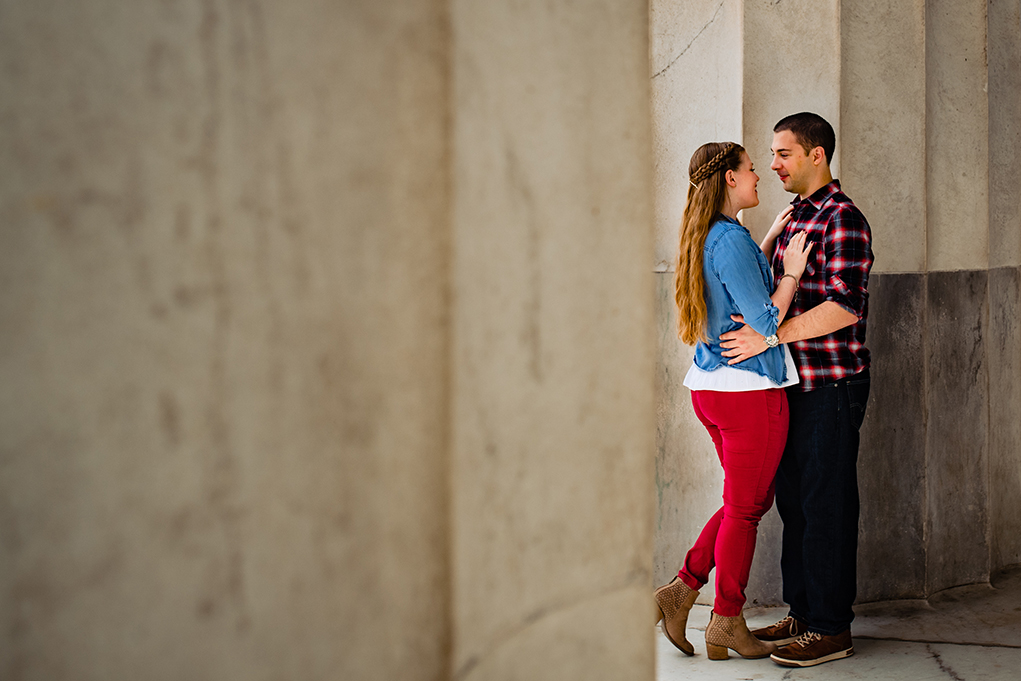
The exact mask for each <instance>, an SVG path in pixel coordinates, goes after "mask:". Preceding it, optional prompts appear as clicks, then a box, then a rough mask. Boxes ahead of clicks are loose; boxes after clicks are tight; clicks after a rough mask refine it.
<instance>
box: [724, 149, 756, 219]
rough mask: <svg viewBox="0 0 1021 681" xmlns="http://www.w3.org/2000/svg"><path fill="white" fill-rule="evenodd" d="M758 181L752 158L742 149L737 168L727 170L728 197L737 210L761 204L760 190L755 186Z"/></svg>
mask: <svg viewBox="0 0 1021 681" xmlns="http://www.w3.org/2000/svg"><path fill="white" fill-rule="evenodd" d="M758 183H759V176H758V175H756V174H755V168H754V167H753V166H752V160H751V159H750V158H749V157H748V154H747V153H746V152H743V151H742V152H741V164H740V165H739V166H738V167H737V170H728V171H727V198H728V202H729V203H730V205H731V206H732V208H733V209H734V211H735V212H737V211H739V210H744V209H745V208H754V207H755V206H757V205H759V192H758V190H757V189H756V187H755V186H756V185H757V184H758Z"/></svg>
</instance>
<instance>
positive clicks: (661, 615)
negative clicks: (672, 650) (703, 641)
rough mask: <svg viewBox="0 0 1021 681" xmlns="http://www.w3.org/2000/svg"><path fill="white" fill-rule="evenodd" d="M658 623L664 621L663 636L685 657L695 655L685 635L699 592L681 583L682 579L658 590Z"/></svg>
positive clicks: (678, 578)
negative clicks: (690, 613) (689, 615)
mask: <svg viewBox="0 0 1021 681" xmlns="http://www.w3.org/2000/svg"><path fill="white" fill-rule="evenodd" d="M655 598H656V605H658V606H659V610H658V611H657V613H656V621H657V622H659V621H660V620H663V635H664V636H666V638H667V640H668V641H670V642H671V643H673V644H674V646H676V647H677V649H678V650H680V651H681V652H682V653H684V654H685V655H694V654H695V646H693V645H691V643H690V642H689V641H688V639H687V638H686V637H685V635H684V630H685V629H686V628H687V626H688V613H689V612H691V606H692V605H694V603H695V599H696V598H698V591H695V590H694V589H692V588H691V587H690V586H688V585H687V584H685V583H684V582H682V581H681V578H680V577H674V580H673V581H672V582H670V583H669V584H667V585H666V586H661V587H659V588H658V589H656V593H655Z"/></svg>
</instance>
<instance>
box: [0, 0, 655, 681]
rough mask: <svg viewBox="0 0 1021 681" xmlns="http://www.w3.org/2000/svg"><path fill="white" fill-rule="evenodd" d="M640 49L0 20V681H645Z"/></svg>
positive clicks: (85, 13) (382, 17)
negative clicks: (622, 680) (519, 680)
mask: <svg viewBox="0 0 1021 681" xmlns="http://www.w3.org/2000/svg"><path fill="white" fill-rule="evenodd" d="M647 22H648V8H647V6H646V5H645V4H644V3H641V2H637V3H635V2H631V1H630V0H604V1H602V2H600V3H598V6H595V7H593V8H591V9H590V10H588V11H578V8H572V7H569V6H567V5H566V4H564V3H545V2H538V1H536V0H526V1H524V2H517V3H511V4H509V5H508V6H507V7H503V8H499V7H497V6H496V4H495V3H494V4H490V3H475V2H468V1H467V0H452V1H450V2H445V1H442V0H403V1H401V2H387V3H382V2H375V1H374V0H353V1H349V2H340V3H331V2H318V1H314V0H294V1H292V2H287V3H273V2H265V1H263V0H180V1H177V2H174V1H171V0H166V1H156V0H147V1H145V2H134V3H123V2H113V1H111V0H91V1H90V2H66V3H54V2H19V1H17V0H4V1H2V2H0V235H2V237H3V240H2V244H3V248H2V249H0V629H2V634H0V677H2V678H4V679H8V680H10V681H19V680H27V679H39V680H47V681H58V680H62V679H75V680H87V679H89V680H91V679H94V680H96V681H110V680H118V679H124V680H132V681H134V680H137V679H146V680H147V681H148V680H152V681H158V680H160V679H166V680H168V681H169V680H178V679H210V680H216V681H229V680H231V679H239V680H240V679H244V680H246V681H252V680H258V679H266V680H267V681H268V680H270V679H295V680H297V679H338V680H340V679H344V680H345V681H352V680H354V679H386V680H391V679H405V680H413V679H422V680H426V679H428V680H433V679H450V678H456V679H465V680H469V679H487V680H491V679H503V678H507V679H511V678H528V679H551V680H552V679H557V680H562V679H586V680H587V681H595V680H598V679H607V680H610V679H620V678H629V679H649V678H651V677H652V666H653V662H652V655H653V640H652V636H651V631H650V626H649V624H650V616H651V605H650V602H649V598H648V593H649V588H650V586H651V572H650V567H651V562H650V557H651V553H652V517H653V512H652V511H653V508H652V501H651V500H652V489H653V487H652V475H653V451H654V435H653V433H654V416H653V362H654V353H653V348H654V341H653V328H654V326H653V325H654V322H653V305H652V297H651V295H650V292H651V290H652V283H653V280H652V277H651V276H650V274H649V268H648V265H647V263H648V261H649V258H650V257H651V251H652V231H651V221H652V212H651V195H652V191H651V177H652V175H651V158H650V149H651V141H650V139H651V137H650V122H649V121H650V116H649V82H648V79H647V69H648V27H647ZM579 624H586V625H588V626H579Z"/></svg>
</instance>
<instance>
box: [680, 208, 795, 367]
mask: <svg viewBox="0 0 1021 681" xmlns="http://www.w3.org/2000/svg"><path fill="white" fill-rule="evenodd" d="M702 272H703V274H704V275H705V292H706V301H705V302H706V309H707V312H708V316H707V319H706V335H707V336H708V337H709V342H708V343H706V342H699V343H698V345H697V346H696V347H695V364H696V365H697V366H698V368H699V369H702V370H704V371H712V370H713V369H716V368H717V367H720V366H722V365H725V364H726V363H727V360H728V358H727V357H724V356H723V354H722V353H723V348H722V347H720V334H723V333H726V332H727V331H733V330H735V329H739V328H741V325H740V324H739V323H737V322H735V321H734V320H732V319H731V318H730V315H732V314H739V315H743V316H744V321H745V324H748V326H750V327H752V328H753V329H755V330H756V331H758V332H759V333H761V334H762V335H763V336H771V335H773V334H774V333H776V328H777V326H778V321H777V320H778V319H779V317H780V311H779V310H778V309H777V308H776V306H775V305H773V301H772V300H770V299H769V295H770V292H771V291H772V290H773V272H772V270H771V269H770V267H769V263H768V262H767V261H766V256H764V255H763V254H762V251H761V250H760V249H759V247H758V246H756V245H755V242H754V241H752V237H751V235H750V234H749V233H748V230H747V229H745V228H744V227H742V226H741V225H740V224H739V223H738V222H736V221H734V220H731V219H730V218H728V217H727V216H725V215H720V216H717V219H716V222H714V223H713V226H712V227H711V228H710V229H709V235H708V236H707V237H706V240H705V248H704V249H703V251H702ZM731 366H733V367H734V368H736V369H745V370H747V371H754V372H755V373H757V374H759V375H760V376H765V377H767V378H769V380H771V381H773V382H774V383H776V384H778V385H779V384H781V383H783V382H784V381H786V380H787V366H786V364H785V363H784V355H783V349H782V348H781V347H779V346H778V347H775V348H768V349H767V350H766V351H765V352H763V353H761V354H758V355H756V356H755V357H751V358H749V359H746V360H744V361H743V362H740V363H738V364H733V365H731Z"/></svg>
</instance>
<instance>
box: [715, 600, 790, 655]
mask: <svg viewBox="0 0 1021 681" xmlns="http://www.w3.org/2000/svg"><path fill="white" fill-rule="evenodd" d="M728 648H730V649H731V650H733V651H735V652H736V653H737V654H738V655H740V656H741V657H746V658H748V659H750V660H754V659H758V658H760V657H769V656H770V655H771V654H773V653H774V652H776V644H775V643H764V642H762V641H760V640H759V639H757V638H755V637H754V636H752V634H751V632H750V631H748V625H747V624H745V621H744V615H738V616H737V617H722V616H721V615H717V614H716V612H715V611H714V612H713V616H712V618H711V619H710V620H709V626H708V627H706V629H705V649H706V653H707V654H708V655H709V659H710V660H726V659H727V658H729V657H730V654H729V653H728V652H727V649H728Z"/></svg>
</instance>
